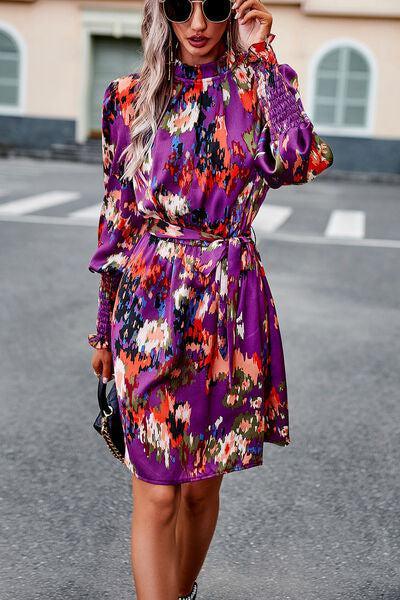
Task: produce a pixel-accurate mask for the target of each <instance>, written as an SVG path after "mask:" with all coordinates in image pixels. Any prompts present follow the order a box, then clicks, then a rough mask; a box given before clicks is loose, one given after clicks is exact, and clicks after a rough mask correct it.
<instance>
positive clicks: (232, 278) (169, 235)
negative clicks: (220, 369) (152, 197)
mask: <svg viewBox="0 0 400 600" xmlns="http://www.w3.org/2000/svg"><path fill="white" fill-rule="evenodd" d="M148 231H149V232H150V234H152V235H155V236H156V237H159V238H163V239H171V240H173V241H175V240H176V241H185V240H202V241H206V242H208V243H209V244H210V245H212V247H211V248H210V249H208V248H206V249H205V250H204V251H203V252H202V253H201V256H200V258H199V270H200V271H201V273H202V274H203V275H206V276H208V275H210V274H211V273H212V272H213V270H214V269H216V267H217V265H218V263H219V262H220V261H221V260H222V259H223V258H224V257H225V256H226V257H227V276H228V290H227V311H226V312H227V314H226V330H227V349H228V378H229V385H230V386H231V385H232V381H233V354H234V350H235V329H236V327H235V326H236V312H237V303H238V297H239V291H240V277H239V275H240V271H241V266H242V250H243V246H244V247H245V248H246V249H247V250H248V254H249V255H250V256H252V257H254V258H255V259H256V260H257V261H259V262H261V258H260V255H259V253H258V251H257V248H256V245H255V241H256V240H253V238H252V237H251V230H250V229H248V230H247V231H245V232H243V233H234V234H233V235H231V236H229V237H226V236H218V235H215V234H213V233H208V232H205V231H200V230H196V229H191V228H189V227H179V226H176V225H172V224H170V223H166V222H165V221H159V220H156V221H154V222H152V223H151V224H150V226H149V228H148ZM253 231H254V230H253Z"/></svg>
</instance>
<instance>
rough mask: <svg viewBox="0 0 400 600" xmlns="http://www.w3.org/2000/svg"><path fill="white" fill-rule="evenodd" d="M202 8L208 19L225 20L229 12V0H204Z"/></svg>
mask: <svg viewBox="0 0 400 600" xmlns="http://www.w3.org/2000/svg"><path fill="white" fill-rule="evenodd" d="M203 10H204V15H205V16H206V17H207V19H208V20H209V21H214V22H218V21H226V19H228V18H229V15H230V14H231V0H204V4H203Z"/></svg>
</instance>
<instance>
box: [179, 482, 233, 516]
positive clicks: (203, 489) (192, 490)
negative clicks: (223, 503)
mask: <svg viewBox="0 0 400 600" xmlns="http://www.w3.org/2000/svg"><path fill="white" fill-rule="evenodd" d="M222 477H223V475H217V476H215V477H210V478H208V479H202V480H200V481H191V482H188V483H183V484H182V490H181V494H182V498H181V501H182V502H183V503H184V504H185V506H186V507H187V508H188V509H189V510H190V511H191V512H196V511H197V512H202V511H204V510H206V509H207V507H209V506H210V504H211V503H212V502H217V501H218V500H219V490H220V487H221V483H222Z"/></svg>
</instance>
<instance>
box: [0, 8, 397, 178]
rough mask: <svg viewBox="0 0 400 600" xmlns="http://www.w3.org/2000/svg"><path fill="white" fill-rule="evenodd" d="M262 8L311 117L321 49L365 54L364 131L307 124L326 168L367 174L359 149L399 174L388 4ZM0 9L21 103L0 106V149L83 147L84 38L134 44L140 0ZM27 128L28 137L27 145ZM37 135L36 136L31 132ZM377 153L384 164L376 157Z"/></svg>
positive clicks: (87, 60) (393, 20) (393, 23)
mask: <svg viewBox="0 0 400 600" xmlns="http://www.w3.org/2000/svg"><path fill="white" fill-rule="evenodd" d="M267 6H268V10H270V12H271V13H272V15H273V26H272V32H273V33H275V34H276V39H275V41H274V48H275V51H276V53H277V56H278V60H279V61H280V62H286V63H289V64H291V65H292V66H293V67H294V68H295V70H296V71H297V73H298V75H299V82H300V89H301V94H302V97H303V102H304V106H305V109H306V111H307V112H308V114H309V115H310V116H311V118H314V115H313V95H314V83H315V69H316V66H317V62H318V59H319V57H320V56H321V55H322V53H323V52H324V50H325V49H327V48H329V47H332V45H334V44H336V43H337V44H349V43H350V44H351V45H353V46H354V47H356V48H358V49H359V50H361V51H362V52H364V53H365V55H366V56H367V57H368V61H369V63H370V66H371V70H372V99H371V112H370V121H369V127H368V128H367V129H366V130H365V131H361V132H352V131H341V130H339V131H335V130H332V129H329V128H324V126H322V125H318V124H317V123H316V126H318V131H319V133H320V134H321V135H325V137H326V139H327V140H328V141H332V143H333V145H334V146H335V144H336V145H337V148H338V149H339V148H340V156H339V157H338V161H335V162H336V164H338V165H339V166H341V167H342V168H344V169H346V168H349V169H351V170H354V169H355V170H367V167H366V165H367V164H368V161H365V160H363V159H362V157H361V155H362V149H364V150H363V152H364V153H365V151H367V152H371V153H372V154H374V153H375V155H378V156H380V157H382V159H381V164H379V165H378V166H377V170H379V169H385V168H387V169H389V170H390V171H393V170H394V171H395V172H400V119H399V118H398V106H399V105H400V81H399V79H398V78H397V77H396V76H395V75H394V74H395V73H396V69H397V67H398V65H399V64H400V18H399V17H400V10H397V9H399V6H398V2H397V0H396V1H395V0H382V1H381V3H380V8H381V13H379V14H377V3H376V2H374V1H372V0H371V1H369V0H368V1H366V0H362V1H361V0H346V1H345V2H344V1H343V0H338V1H337V2H335V3H332V2H331V1H330V0H329V1H327V0H302V1H300V0H299V1H298V2H295V1H294V0H270V1H269V2H268V3H267ZM0 8H1V12H0V30H1V29H2V27H3V28H4V29H5V31H9V32H10V33H12V34H14V35H15V38H16V39H17V41H18V42H19V44H20V47H21V56H22V95H21V106H20V107H19V108H18V109H12V110H8V109H1V107H0V143H1V144H3V145H7V144H12V145H18V140H20V143H21V145H29V144H31V145H32V146H35V145H37V144H40V145H41V146H42V147H44V146H46V144H51V143H57V142H59V143H71V142H74V141H76V142H83V141H85V139H86V138H87V133H88V128H89V126H88V112H89V106H88V102H89V91H90V90H89V87H90V85H91V77H90V75H91V56H90V35H91V34H105V35H114V36H116V37H119V36H123V35H126V36H134V37H140V24H141V15H142V2H140V1H138V2H134V1H132V0H126V1H125V0H118V1H115V2H113V1H112V0H86V1H84V0H82V1H80V2H78V1H75V0H57V1H54V0H31V1H23V0H22V1H21V0H19V1H17V0H14V1H12V0H10V1H7V2H5V1H1V0H0ZM396 11H397V12H396ZM397 13H398V14H397ZM121 74H123V73H121ZM99 100H100V99H99ZM11 117H12V118H11ZM99 126H100V114H99ZM29 131H31V132H32V135H31V136H28V138H29V139H27V133H28V132H29ZM40 131H42V135H40V134H39V135H38V134H37V132H40ZM33 132H35V133H34V134H33ZM385 142H387V147H386V146H385ZM334 150H335V147H334ZM350 152H351V157H350V155H349V153H350ZM387 152H390V156H391V160H390V161H388V160H386V161H385V160H384V157H385V154H387ZM357 156H359V158H357ZM350 158H351V160H350ZM368 169H370V165H368Z"/></svg>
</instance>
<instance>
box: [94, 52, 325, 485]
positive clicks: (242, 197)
mask: <svg viewBox="0 0 400 600" xmlns="http://www.w3.org/2000/svg"><path fill="white" fill-rule="evenodd" d="M138 84H140V82H139V75H138V74H137V73H133V74H129V75H127V76H123V77H120V78H118V79H116V80H114V81H112V82H111V83H110V84H109V86H108V87H107V89H106V92H105V96H104V101H103V123H102V124H103V161H104V184H105V195H104V200H103V203H102V206H101V210H100V218H99V225H98V247H97V249H96V251H95V253H94V255H93V256H92V259H91V261H90V264H89V267H88V268H89V270H90V271H93V272H98V273H100V274H101V277H100V288H99V302H98V317H97V331H96V333H93V334H89V336H88V339H89V343H90V345H91V346H93V347H94V348H108V349H110V350H111V351H112V355H113V362H114V376H115V384H116V389H117V395H118V400H119V406H120V411H121V418H122V424H123V428H124V433H125V442H126V444H125V445H126V452H125V465H126V466H127V467H128V469H129V470H130V471H131V472H132V473H133V474H134V475H135V476H136V477H138V478H140V479H143V480H145V481H148V482H152V483H158V484H178V483H183V482H186V481H194V480H197V479H205V478H207V477H212V476H215V475H217V474H221V473H228V472H231V471H237V470H241V469H248V468H250V467H254V466H257V465H261V464H262V462H263V444H264V443H265V442H271V443H274V444H278V445H281V446H286V445H288V444H289V443H290V441H291V440H290V437H289V419H288V401H287V390H286V377H285V366H284V355H283V347H282V340H281V335H280V330H279V323H278V318H277V313H276V310H275V308H276V307H275V303H274V300H273V297H272V295H271V291H270V288H269V285H268V282H267V279H266V275H265V271H264V267H263V264H262V261H261V258H260V255H259V252H258V250H257V246H256V243H255V239H254V236H253V235H252V234H253V233H254V231H253V230H252V228H251V225H252V222H253V220H254V218H255V216H256V215H257V212H258V210H259V208H260V206H261V205H262V203H263V202H264V200H265V197H266V194H267V192H268V189H269V188H270V187H272V188H278V187H280V186H282V185H289V184H304V183H307V182H308V181H310V180H312V179H313V178H315V177H316V176H317V175H318V174H319V173H321V172H322V171H323V170H325V169H327V168H328V167H329V166H330V165H331V164H332V163H333V155H332V151H331V148H330V147H329V146H328V144H327V143H326V142H325V141H324V140H322V139H321V138H320V137H319V136H318V135H317V134H316V132H315V131H314V128H313V124H312V123H311V122H310V119H309V118H308V116H307V114H306V113H305V111H304V108H303V105H302V102H301V99H300V95H299V84H298V79H297V75H296V73H295V71H294V70H293V69H292V68H291V67H290V66H289V65H287V64H278V62H277V59H276V56H275V53H274V50H273V48H272V46H271V45H270V43H269V42H267V41H263V42H258V43H256V44H253V45H252V46H250V48H249V49H248V50H247V51H246V52H243V53H240V54H239V55H238V54H235V53H234V52H233V50H226V51H225V53H224V54H223V55H222V56H220V57H219V58H218V59H216V60H214V61H211V62H207V63H203V64H200V65H195V66H190V65H188V64H185V63H183V62H181V61H180V60H178V59H176V61H175V65H174V80H173V93H172V95H171V98H170V101H169V104H168V107H167V109H166V112H165V113H164V116H163V119H162V121H161V123H160V126H159V127H158V130H157V134H156V137H155V141H154V144H153V146H152V149H151V152H149V153H148V155H147V157H146V160H145V163H144V166H143V175H144V177H141V178H140V177H138V176H135V178H134V179H133V180H127V179H124V178H123V160H120V155H121V152H122V151H123V149H124V148H125V147H126V146H127V144H128V143H129V137H130V131H129V124H130V122H131V119H132V113H131V108H132V106H131V105H132V98H133V96H134V94H135V90H136V86H137V85H138Z"/></svg>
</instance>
